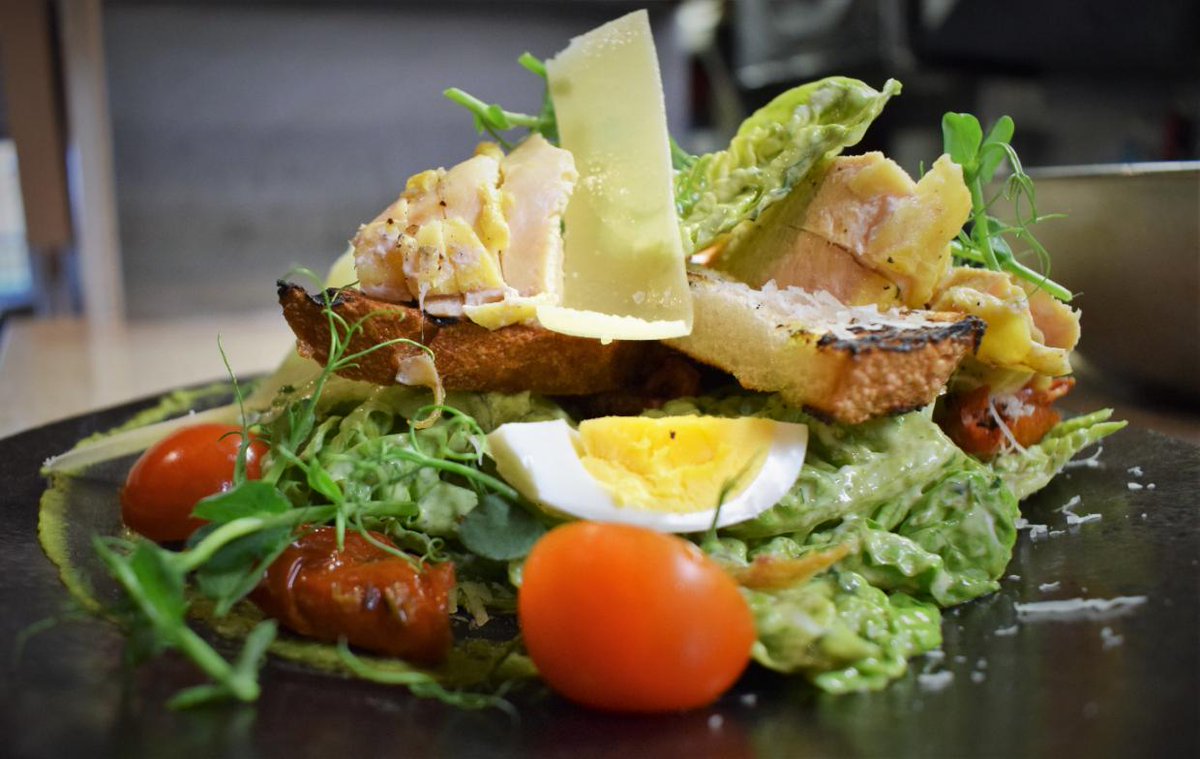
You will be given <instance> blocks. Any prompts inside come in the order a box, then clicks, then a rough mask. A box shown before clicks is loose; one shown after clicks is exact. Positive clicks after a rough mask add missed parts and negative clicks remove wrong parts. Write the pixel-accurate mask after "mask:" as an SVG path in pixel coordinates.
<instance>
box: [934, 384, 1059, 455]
mask: <svg viewBox="0 0 1200 759" xmlns="http://www.w3.org/2000/svg"><path fill="white" fill-rule="evenodd" d="M1074 386H1075V380H1074V379H1073V378H1070V377H1067V378H1057V379H1054V380H1053V381H1051V382H1050V384H1049V385H1048V386H1047V387H1045V388H1034V387H1033V386H1032V385H1027V386H1025V387H1023V388H1021V389H1020V390H1018V391H1017V393H1016V396H1017V398H1018V399H1019V400H1020V401H1021V402H1022V403H1024V404H1026V405H1027V406H1029V409H1030V410H1029V413H1027V414H1025V415H1024V416H1020V417H1017V418H1016V419H1012V418H1009V417H1008V416H1007V415H1005V414H1004V412H1003V411H1002V410H997V414H998V415H999V416H1000V418H1001V420H1002V421H1003V423H1004V425H1005V426H1006V427H1008V430H1009V433H1010V434H1011V435H1012V437H1013V439H1015V440H1016V441H1017V444H1018V445H1021V446H1022V447H1024V446H1030V445H1035V444H1036V443H1038V442H1039V441H1040V440H1041V439H1042V438H1043V437H1045V435H1046V433H1047V432H1049V431H1050V430H1051V428H1053V427H1054V425H1056V424H1058V422H1059V420H1060V419H1061V418H1062V417H1061V416H1060V415H1059V413H1058V412H1057V411H1055V410H1054V409H1053V408H1051V404H1053V403H1054V402H1055V401H1056V400H1058V399H1059V398H1061V397H1063V396H1064V395H1066V394H1067V393H1068V392H1070V390H1071V388H1072V387H1074ZM990 397H991V390H990V389H989V388H988V387H987V386H983V387H977V388H975V389H974V390H970V391H967V392H963V393H957V394H955V395H952V396H950V397H949V398H947V399H946V401H945V402H944V403H943V404H942V405H941V407H940V408H939V409H938V413H937V414H936V415H935V421H937V423H938V424H939V425H941V427H942V430H943V431H944V432H945V433H946V435H947V436H949V438H950V439H951V440H953V441H954V443H955V444H956V445H957V446H958V447H959V448H961V449H963V450H964V451H966V452H967V453H969V454H971V455H972V456H977V457H979V458H981V459H990V458H992V457H994V456H995V455H996V454H997V453H999V452H1000V449H1001V448H1002V447H1003V446H1004V443H1005V441H1006V440H1007V436H1005V435H1004V433H1003V432H1002V431H1001V430H1000V427H999V425H997V423H996V420H995V418H994V417H993V416H992V414H991V412H990V411H989V410H988V401H989V399H990Z"/></svg>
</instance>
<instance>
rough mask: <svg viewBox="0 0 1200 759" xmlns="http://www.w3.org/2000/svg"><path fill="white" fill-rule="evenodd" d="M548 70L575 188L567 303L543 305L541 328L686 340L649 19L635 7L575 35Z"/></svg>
mask: <svg viewBox="0 0 1200 759" xmlns="http://www.w3.org/2000/svg"><path fill="white" fill-rule="evenodd" d="M546 73H547V76H548V79H549V84H550V96H551V99H552V100H553V101H554V110H555V115H556V118H557V120H558V130H559V136H560V140H561V144H562V147H564V148H566V149H567V150H569V151H571V154H572V156H573V157H574V159H575V167H576V169H577V170H578V171H579V181H578V183H577V184H576V186H575V190H574V192H573V193H572V195H571V199H570V202H569V203H568V204H567V210H566V213H565V215H564V222H565V225H566V239H565V241H564V245H565V249H564V255H563V293H562V300H561V302H560V303H559V305H558V306H557V307H550V306H543V307H539V309H538V320H539V321H540V322H541V323H542V325H543V326H545V327H546V328H547V329H551V330H555V331H560V332H565V333H566V334H571V335H577V336H583V337H598V338H602V339H616V340H652V339H662V338H665V337H678V336H682V335H686V334H688V333H689V332H690V331H691V325H692V301H691V293H690V292H689V291H688V285H687V273H686V271H685V263H686V262H685V256H684V251H683V242H682V239H681V238H680V233H679V222H678V216H677V213H676V210H675V196H674V190H673V187H672V177H673V175H672V170H671V150H670V143H669V139H668V136H667V118H666V107H665V105H664V102H663V92H662V81H661V77H660V74H659V70H658V58H657V56H656V54H655V51H654V39H653V37H652V35H651V33H650V20H649V16H648V15H647V14H646V12H645V11H637V12H634V13H631V14H629V15H627V16H623V17H621V18H619V19H617V20H615V21H612V22H609V23H607V24H605V25H603V26H601V27H598V28H596V29H594V30H592V31H590V32H588V33H587V34H584V35H582V36H580V37H576V38H575V39H573V40H572V41H571V44H570V45H569V46H568V47H567V49H566V50H564V51H562V52H561V53H559V54H558V55H557V56H556V57H554V58H552V59H551V60H549V61H547V62H546ZM604 316H607V317H610V318H602V317H604Z"/></svg>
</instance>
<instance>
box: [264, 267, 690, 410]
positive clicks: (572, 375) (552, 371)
mask: <svg viewBox="0 0 1200 759" xmlns="http://www.w3.org/2000/svg"><path fill="white" fill-rule="evenodd" d="M278 286H279V304H280V305H281V306H282V307H283V316H284V318H285V319H286V320H287V322H288V325H289V326H290V327H291V328H292V331H293V332H294V333H296V338H297V350H299V352H300V354H301V355H303V356H306V357H310V358H313V359H315V360H316V361H318V362H320V363H322V364H324V363H325V362H326V361H327V360H328V358H329V320H328V318H327V317H326V315H325V314H324V313H323V312H322V309H323V308H324V298H325V297H326V296H325V295H310V294H309V293H308V292H307V291H306V290H305V289H304V288H303V287H300V286H299V285H293V284H289V283H287V282H279V283H278ZM327 295H328V297H330V298H333V301H332V305H333V310H334V312H335V313H337V314H338V315H339V316H341V317H342V318H343V319H345V320H346V322H347V323H349V324H354V323H356V322H358V321H359V320H361V319H364V318H365V317H368V316H369V317H370V318H369V319H367V320H366V321H365V322H364V323H363V330H362V332H361V333H359V334H357V335H356V336H355V337H354V339H353V340H352V341H351V343H350V348H349V352H357V351H361V350H366V349H367V348H370V347H371V346H373V345H378V344H380V343H383V342H386V341H388V340H393V339H396V338H404V339H407V340H413V341H415V342H418V343H420V344H422V345H425V346H428V347H429V349H430V350H432V351H433V354H434V359H435V363H436V366H437V371H438V374H439V375H440V376H441V379H442V384H443V386H444V387H445V388H446V389H447V390H467V391H480V392H487V391H495V392H502V393H517V392H521V391H524V390H528V391H531V392H535V393H543V394H546V395H589V394H592V393H603V392H611V391H616V390H621V389H629V388H632V387H636V386H639V385H641V384H643V383H644V382H645V380H646V378H647V377H649V376H650V375H651V374H652V372H653V371H654V370H655V369H656V368H657V367H659V366H660V365H661V364H662V363H663V362H664V361H667V360H669V359H670V358H671V357H672V356H677V355H678V354H675V352H674V351H672V350H670V349H669V348H666V347H664V346H662V345H660V344H658V343H652V342H619V341H614V342H612V343H609V344H608V345H604V344H602V343H601V342H600V341H599V340H593V339H590V338H583V337H571V336H569V335H562V334H559V333H557V332H551V331H549V330H546V329H543V328H541V327H537V326H530V325H524V324H514V325H511V326H508V327H501V328H500V329H497V330H488V329H485V328H484V327H481V326H479V325H478V324H475V323H474V322H471V321H468V320H465V319H454V318H437V317H430V316H428V315H427V314H425V313H424V312H423V311H421V309H419V308H416V307H414V306H411V305H404V304H398V303H388V302H385V301H381V300H376V299H374V298H370V297H368V296H366V295H364V294H362V293H361V292H359V291H358V290H341V291H336V290H331V291H328V293H327ZM422 354H423V351H421V350H420V349H419V348H417V347H415V346H411V345H404V344H399V345H392V346H388V347H387V348H383V349H380V350H376V351H374V352H372V353H370V354H368V355H366V356H364V357H363V358H362V359H360V360H359V361H358V366H357V367H352V368H348V369H346V370H344V371H342V372H339V373H340V374H341V375H342V376H344V377H347V378H349V379H357V380H366V381H368V382H373V383H375V384H378V385H392V384H396V383H397V374H398V373H399V372H400V371H401V368H402V366H403V363H404V362H405V360H406V359H413V358H417V357H419V356H421V355H422Z"/></svg>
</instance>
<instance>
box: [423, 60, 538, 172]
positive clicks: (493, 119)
mask: <svg viewBox="0 0 1200 759" xmlns="http://www.w3.org/2000/svg"><path fill="white" fill-rule="evenodd" d="M517 63H519V64H521V66H522V68H524V69H525V70H526V71H529V72H530V73H532V74H535V75H537V76H540V77H541V78H542V79H545V78H546V64H545V63H544V62H543V61H540V60H538V59H537V58H536V57H534V56H533V55H531V54H530V53H522V54H521V57H520V58H518V59H517ZM442 94H443V95H445V96H446V98H447V99H449V100H450V101H451V102H454V103H458V104H459V105H461V106H462V107H463V108H466V109H467V110H468V111H470V112H471V116H472V118H474V120H475V131H477V132H479V133H480V134H483V133H484V132H487V133H488V134H490V135H491V136H492V138H493V139H495V140H496V142H499V143H500V144H501V145H503V146H504V149H505V150H509V149H511V148H512V143H510V142H509V141H508V140H506V139H505V138H504V136H503V134H502V132H508V131H511V130H513V129H522V128H524V129H528V130H529V131H530V132H536V133H537V134H540V135H541V136H543V137H545V138H546V139H547V140H549V141H550V142H553V143H557V142H558V121H557V119H555V117H554V102H553V101H552V100H551V99H550V89H549V85H547V88H546V95H545V97H544V98H543V99H542V109H541V111H539V112H538V113H537V114H536V115H531V114H527V113H518V112H515V111H508V110H505V109H504V108H502V107H501V106H500V105H498V104H496V103H485V102H483V101H482V100H480V99H479V98H477V97H475V96H474V95H471V94H468V93H466V92H463V91H462V90H460V89H459V88H457V87H451V88H450V89H448V90H446V91H445V92H443V93H442Z"/></svg>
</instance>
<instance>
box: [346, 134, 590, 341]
mask: <svg viewBox="0 0 1200 759" xmlns="http://www.w3.org/2000/svg"><path fill="white" fill-rule="evenodd" d="M576 177H577V174H576V171H575V164H574V160H573V159H572V158H571V154H570V153H568V152H567V151H565V150H562V149H560V148H556V147H554V146H553V145H551V144H550V143H548V142H546V140H545V139H543V138H542V137H541V136H540V135H533V136H531V137H530V138H529V139H527V140H525V142H523V143H522V144H521V145H520V146H518V147H517V148H516V149H515V150H513V151H512V152H511V153H510V154H508V155H507V156H506V155H504V154H503V152H502V151H501V150H500V148H499V147H497V146H496V145H494V144H491V143H483V144H482V145H480V146H479V148H478V149H477V150H476V154H475V155H474V156H472V157H471V158H469V159H467V160H465V161H463V162H462V163H459V164H457V165H455V166H453V167H451V168H450V169H431V170H429V171H424V172H421V173H420V174H416V175H415V176H413V177H411V178H410V179H409V180H408V183H407V184H406V186H405V189H404V193H403V194H402V195H401V196H400V197H399V198H398V199H397V200H396V202H394V203H392V204H391V205H390V206H388V207H387V208H385V209H384V210H383V212H381V213H380V214H379V215H378V216H377V217H376V218H375V219H374V220H372V221H371V222H370V223H368V224H364V225H363V226H362V227H361V228H359V230H358V233H357V234H356V235H355V237H354V240H353V241H352V242H351V246H352V247H353V249H354V258H355V265H356V267H357V270H358V276H359V280H360V282H361V287H362V289H363V292H365V293H366V294H367V295H369V296H371V297H374V298H379V299H381V300H386V301H390V302H393V303H412V302H416V303H417V304H419V306H420V307H421V308H422V310H424V311H426V312H427V313H430V314H435V315H438V316H461V315H462V314H463V313H464V312H465V313H466V314H467V315H468V316H469V317H472V318H474V315H473V314H472V309H473V308H480V307H483V306H484V305H485V304H487V305H490V304H497V303H499V304H501V306H502V307H500V308H490V309H485V310H484V311H483V312H482V316H481V319H480V321H481V322H483V323H486V324H487V325H488V326H492V327H495V326H502V325H503V324H505V323H511V322H512V321H519V320H521V319H523V318H526V317H527V316H528V315H529V314H530V313H532V308H533V305H531V304H530V303H527V302H525V301H527V300H528V299H529V298H536V297H543V298H551V299H556V298H557V296H558V293H559V292H560V291H561V289H562V282H561V280H562V231H561V218H562V213H563V211H564V210H565V209H566V206H567V200H568V198H569V197H570V194H571V191H572V189H573V188H574V186H575V180H576ZM509 306H511V307H509Z"/></svg>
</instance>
